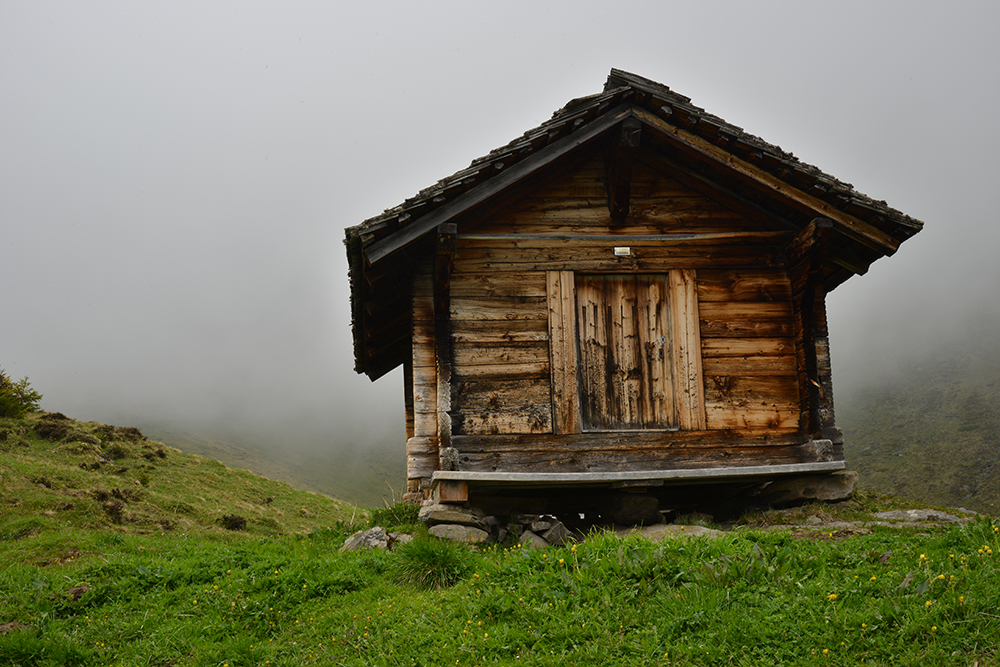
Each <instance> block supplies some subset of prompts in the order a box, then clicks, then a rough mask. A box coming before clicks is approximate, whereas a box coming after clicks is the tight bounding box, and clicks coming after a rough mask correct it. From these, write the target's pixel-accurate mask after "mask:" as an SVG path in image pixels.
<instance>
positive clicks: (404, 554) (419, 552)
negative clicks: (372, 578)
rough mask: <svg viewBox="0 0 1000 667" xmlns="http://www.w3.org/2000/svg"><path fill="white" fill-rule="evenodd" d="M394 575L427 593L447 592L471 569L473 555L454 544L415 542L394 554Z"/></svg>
mask: <svg viewBox="0 0 1000 667" xmlns="http://www.w3.org/2000/svg"><path fill="white" fill-rule="evenodd" d="M394 554H395V556H396V558H395V561H394V566H393V573H394V574H395V576H396V578H397V579H398V580H399V581H402V582H406V583H411V584H416V585H417V586H420V587H421V588H426V589H432V588H436V589H442V588H448V587H449V586H453V585H454V584H456V583H458V582H459V581H461V580H462V578H463V577H465V575H466V574H468V573H469V570H470V569H472V561H473V558H474V555H473V553H472V552H471V551H469V548H468V547H466V546H465V545H462V544H459V543H457V542H449V541H446V540H438V539H434V538H417V539H415V540H413V541H412V542H410V543H408V544H402V545H400V546H399V547H397V548H396V550H395V552H394Z"/></svg>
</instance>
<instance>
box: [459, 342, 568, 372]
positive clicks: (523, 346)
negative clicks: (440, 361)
mask: <svg viewBox="0 0 1000 667" xmlns="http://www.w3.org/2000/svg"><path fill="white" fill-rule="evenodd" d="M454 358H455V365H456V366H463V367H464V366H492V365H497V364H507V363H511V364H524V363H548V360H549V346H548V345H547V344H546V343H545V341H541V342H539V341H528V342H519V343H501V344H497V343H489V344H486V343H482V342H478V343H464V342H463V343H456V344H455V348H454Z"/></svg>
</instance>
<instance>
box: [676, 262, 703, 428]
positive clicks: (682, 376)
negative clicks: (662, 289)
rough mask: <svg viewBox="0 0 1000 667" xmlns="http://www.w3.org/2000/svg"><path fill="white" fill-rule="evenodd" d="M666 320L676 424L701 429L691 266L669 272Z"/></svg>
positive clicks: (695, 302) (695, 300)
mask: <svg viewBox="0 0 1000 667" xmlns="http://www.w3.org/2000/svg"><path fill="white" fill-rule="evenodd" d="M670 320H671V324H672V327H671V328H672V329H673V331H674V334H675V336H674V348H673V356H674V364H673V366H674V375H673V377H674V400H675V404H676V406H677V417H678V422H679V426H680V428H682V429H685V430H690V429H694V430H702V429H704V428H705V396H704V389H703V387H702V379H701V378H702V372H701V335H700V332H699V329H698V323H699V320H698V288H697V281H696V276H695V271H694V270H693V269H675V270H672V271H670Z"/></svg>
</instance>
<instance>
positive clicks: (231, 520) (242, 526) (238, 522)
mask: <svg viewBox="0 0 1000 667" xmlns="http://www.w3.org/2000/svg"><path fill="white" fill-rule="evenodd" d="M219 525H221V526H222V527H223V528H225V529H226V530H246V527H247V520H246V518H245V517H242V516H240V515H239V514H226V515H225V516H223V517H222V518H221V519H219Z"/></svg>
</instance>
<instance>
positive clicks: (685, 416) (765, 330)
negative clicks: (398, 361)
mask: <svg viewBox="0 0 1000 667" xmlns="http://www.w3.org/2000/svg"><path fill="white" fill-rule="evenodd" d="M604 169H605V166H604V160H603V158H602V157H601V156H600V155H597V156H595V157H594V159H593V160H590V161H588V162H586V163H584V164H583V165H582V166H580V167H579V168H578V169H577V170H576V171H575V172H573V173H572V174H568V175H565V176H563V177H561V178H557V179H554V180H553V181H551V182H550V183H549V184H548V185H546V186H544V187H541V188H539V189H537V190H535V191H534V192H531V193H529V194H528V195H527V196H524V197H522V198H521V199H520V200H518V201H517V202H515V203H513V204H512V205H509V206H506V207H505V208H504V209H503V210H502V211H501V212H498V213H494V214H492V215H489V216H486V217H481V218H478V219H475V220H465V221H463V222H460V224H459V227H458V236H457V242H456V251H455V258H454V263H453V265H452V272H451V276H450V286H449V291H450V294H449V296H450V304H449V316H450V322H449V324H450V328H451V331H450V341H451V346H450V348H451V349H450V354H451V356H452V358H451V359H450V362H451V365H450V367H451V375H452V377H451V395H450V399H451V401H450V403H451V404H450V416H451V435H452V445H453V446H454V447H455V449H457V450H458V466H459V468H460V469H463V470H527V469H530V470H535V471H546V470H549V471H584V470H591V471H594V470H628V469H637V470H641V469H646V468H655V467H664V466H666V467H700V466H712V465H753V464H774V463H790V462H798V461H799V460H800V452H799V445H800V444H802V442H803V440H802V436H801V433H800V414H801V407H802V402H803V400H804V399H803V397H804V396H805V394H804V393H803V392H802V391H801V387H800V380H801V377H800V370H799V366H798V359H797V355H799V356H801V354H802V343H801V340H799V339H797V338H796V332H797V329H796V324H795V317H794V311H795V303H794V302H793V298H792V285H791V281H790V279H789V272H788V270H787V268H786V266H785V262H786V260H785V256H784V244H785V243H786V242H787V240H788V238H789V235H788V234H787V233H784V232H779V231H776V230H774V229H767V228H765V227H763V226H762V225H761V223H759V222H757V221H752V220H748V219H747V218H745V217H743V216H741V215H738V214H736V213H734V212H733V211H731V210H730V209H728V208H726V207H724V206H722V205H720V204H718V203H716V202H715V201H713V200H712V199H711V198H709V197H707V196H705V195H704V194H701V193H699V192H696V191H694V190H692V189H690V188H688V187H687V186H684V185H682V184H680V183H679V182H677V181H675V180H673V179H671V178H669V177H667V176H664V175H662V174H660V173H658V172H657V171H655V170H654V169H652V168H651V167H649V166H648V165H646V164H644V163H642V162H637V163H636V164H635V166H634V170H633V176H632V178H633V180H632V190H631V212H630V215H629V216H628V217H627V218H625V219H624V220H612V218H611V217H610V215H609V212H608V205H607V192H606V190H605V185H604V179H605V172H604ZM654 235H662V238H655V237H654ZM622 237H629V239H628V242H627V243H625V242H623V243H622V245H626V246H628V249H629V250H628V254H627V255H616V253H615V252H614V247H615V246H616V245H619V244H618V243H617V242H616V240H615V239H617V238H622ZM424 273H426V277H425V276H423V275H421V277H420V278H418V284H417V286H416V290H415V297H414V329H413V333H414V345H413V347H414V351H413V370H412V373H413V408H412V411H413V434H414V435H413V437H411V438H410V440H409V441H408V452H409V454H410V457H409V460H410V466H411V467H410V470H409V474H408V476H409V477H410V478H411V479H412V478H423V477H426V476H429V472H428V470H429V466H433V465H436V464H437V442H436V440H435V437H436V435H435V434H436V433H437V432H438V431H437V430H436V428H437V424H436V423H435V421H434V419H435V415H436V412H437V410H438V403H439V402H440V400H441V398H440V396H439V395H438V396H435V393H434V389H435V388H436V384H435V382H436V377H435V373H436V372H437V371H436V369H435V363H434V349H435V343H434V341H435V337H434V321H433V293H432V291H433V285H432V280H431V278H430V269H428V270H427V271H425V272H424ZM636 281H638V282H636ZM640 283H641V284H640ZM625 284H629V285H632V287H630V288H627V289H626V288H624V287H622V289H621V290H619V291H622V290H624V291H625V292H629V293H630V294H632V296H630V297H628V298H625V299H624V301H626V302H628V301H629V299H632V300H633V301H636V299H638V300H637V301H636V303H635V304H633V305H635V306H636V308H634V309H630V312H631V313H633V315H629V317H634V318H639V319H641V318H645V321H643V322H639V321H638V320H637V321H635V322H629V321H626V320H628V317H626V318H625V320H623V319H622V318H618V319H617V320H616V319H612V320H606V324H607V323H610V326H614V327H619V328H621V329H622V331H624V333H622V332H621V331H620V332H619V334H618V338H615V337H614V336H611V337H610V338H609V337H608V335H607V333H606V332H605V334H604V335H603V340H605V342H607V341H613V340H619V341H621V344H620V345H623V346H624V347H621V349H619V350H617V351H616V352H615V354H617V355H618V357H615V359H616V361H615V363H614V364H613V365H614V366H615V368H618V369H624V373H623V375H622V378H621V380H622V382H621V386H620V387H618V389H620V391H618V390H617V389H616V390H614V391H617V392H618V393H617V394H615V397H612V398H610V399H608V400H607V401H606V402H605V403H603V404H602V405H603V407H601V406H598V405H597V404H596V403H595V404H592V405H583V406H582V407H581V404H580V396H581V389H582V392H583V395H584V396H585V397H586V396H591V397H594V396H597V395H598V394H599V393H600V391H599V386H600V383H599V382H598V381H591V380H589V379H588V377H590V374H594V373H599V371H601V369H599V368H598V367H599V366H600V364H601V363H603V361H602V360H604V359H607V358H610V357H606V356H605V357H602V356H601V354H596V356H595V353H591V352H588V351H587V349H586V348H587V345H588V344H589V341H598V340H599V339H602V335H601V334H600V333H599V332H598V331H597V329H594V331H590V332H588V331H586V330H580V329H581V328H585V327H587V326H590V325H591V324H592V322H590V321H589V320H587V319H586V316H585V314H584V312H583V310H581V308H583V309H585V305H581V304H588V303H589V304H591V305H594V306H595V307H596V306H598V305H600V303H603V301H602V299H603V300H604V301H607V299H604V296H598V294H603V293H604V292H606V291H607V290H609V289H610V290H611V291H614V290H615V289H618V288H619V287H621V286H622V285H625ZM612 288H614V289H612ZM661 292H662V293H661ZM605 296H606V295H605ZM619 296H622V295H619ZM609 298H610V297H609ZM639 301H641V302H642V303H639ZM609 303H610V302H609ZM605 305H607V304H605ZM660 306H663V307H662V308H660ZM651 312H652V313H655V314H654V316H653V317H654V320H655V321H650V320H649V317H650V315H649V313H651ZM656 318H660V319H656ZM593 324H595V326H596V323H593ZM633 325H634V326H633ZM629 327H632V328H631V329H630V328H629ZM798 331H801V326H800V327H799V328H798ZM653 333H657V335H656V336H653ZM824 333H825V332H824ZM581 341H582V343H581ZM626 341H627V342H626ZM668 341H669V344H667V342H668ZM824 343H825V339H824V342H823V343H821V344H820V346H819V350H818V351H819V353H820V356H822V355H823V352H824V351H825V347H824ZM581 344H582V345H583V347H584V351H583V352H582V353H581V352H580V347H579V346H580V345H581ZM658 345H662V349H659V350H658V349H657V346H658ZM627 346H631V347H629V349H625V347H627ZM661 353H662V355H663V356H662V357H661V356H660V354H661ZM629 355H631V356H629ZM625 356H629V358H630V359H631V361H629V362H622V363H619V361H618V360H620V359H623V358H624V357H625ZM826 359H827V358H826V357H824V358H823V359H822V360H820V363H828V362H827V361H826ZM633 362H634V363H633ZM632 370H635V371H637V373H633V372H631V371H632ZM639 371H641V373H645V374H646V376H645V377H641V376H640V374H639V373H638V372H639ZM643 383H645V384H643ZM621 405H625V406H629V407H628V408H627V409H626V410H625V413H616V414H612V413H613V412H614V410H616V409H618V407H617V406H621ZM830 410H832V407H831V408H830ZM595 411H596V412H595ZM597 413H600V414H602V415H603V416H602V417H600V418H595V414H597ZM609 415H611V417H609ZM830 419H832V416H831V417H830ZM622 428H625V429H637V430H630V431H628V432H627V433H622V432H621V431H617V432H616V429H622ZM588 431H589V432H588ZM410 443H413V446H410Z"/></svg>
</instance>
